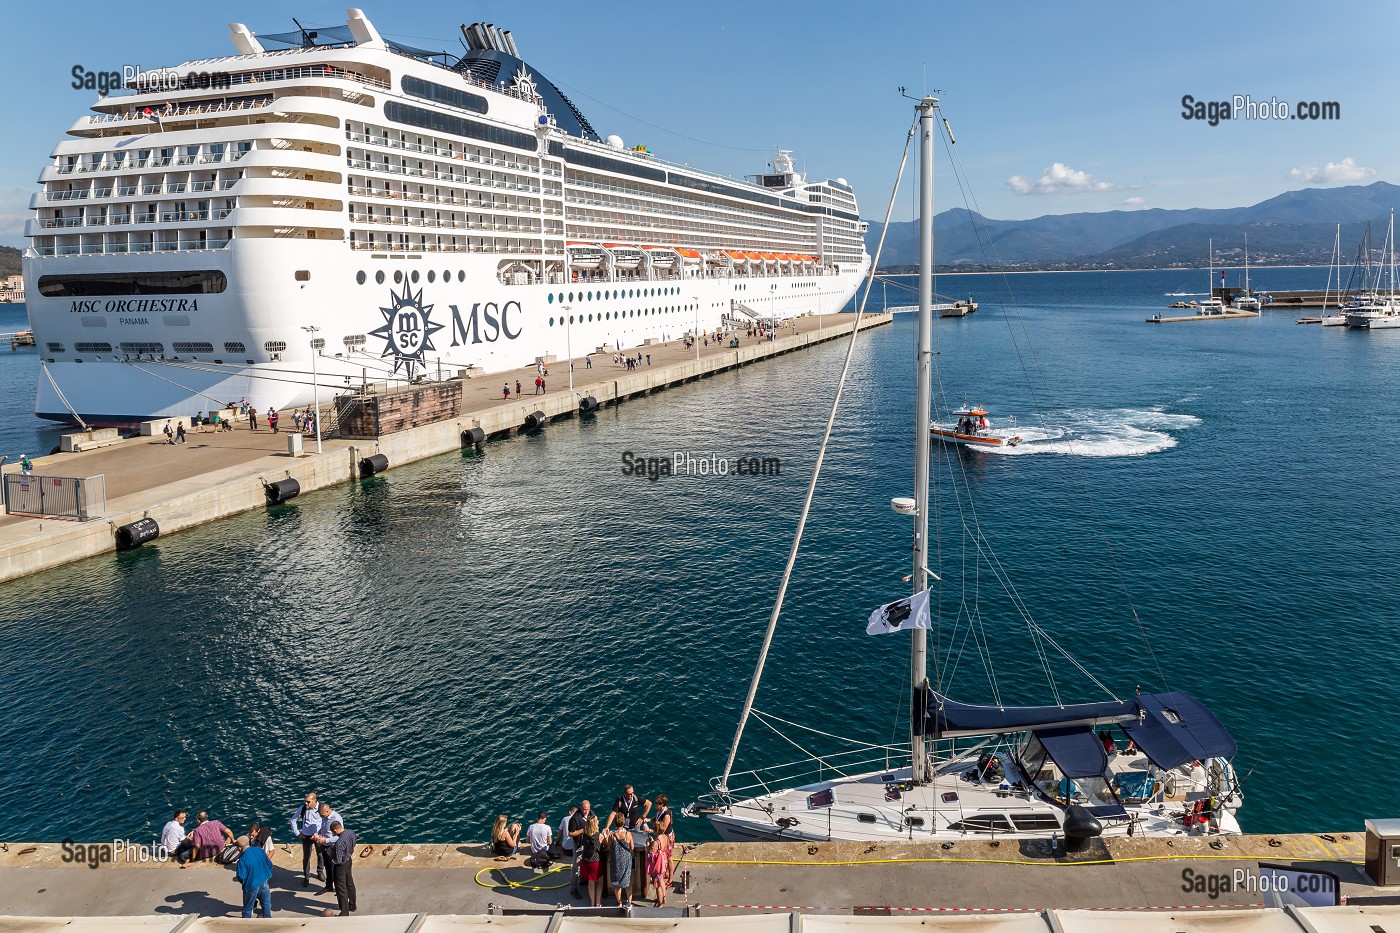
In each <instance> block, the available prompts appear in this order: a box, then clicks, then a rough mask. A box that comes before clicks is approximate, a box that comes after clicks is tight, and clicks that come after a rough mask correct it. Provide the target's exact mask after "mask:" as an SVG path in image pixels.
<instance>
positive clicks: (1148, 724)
mask: <svg viewBox="0 0 1400 933" xmlns="http://www.w3.org/2000/svg"><path fill="white" fill-rule="evenodd" d="M1137 702H1138V710H1139V712H1138V716H1137V718H1136V719H1134V720H1132V721H1130V722H1125V723H1122V728H1123V731H1124V732H1126V733H1127V734H1128V738H1130V739H1132V740H1133V741H1134V742H1135V743H1137V747H1138V748H1140V749H1142V752H1143V754H1144V755H1146V756H1147V757H1148V758H1150V759H1152V763H1153V764H1155V765H1156V766H1157V767H1159V768H1162V769H1164V770H1165V769H1167V768H1177V767H1180V766H1181V765H1184V764H1186V763H1188V762H1191V761H1204V760H1205V759H1207V758H1229V757H1231V756H1232V755H1234V754H1235V751H1236V745H1235V740H1234V738H1233V737H1232V736H1231V735H1230V731H1229V730H1228V729H1226V728H1225V726H1224V724H1222V723H1221V722H1220V720H1219V719H1216V718H1215V714H1214V713H1212V712H1211V711H1210V710H1208V709H1206V707H1205V706H1204V705H1203V704H1202V703H1201V701H1200V700H1197V699H1196V698H1195V697H1193V696H1191V695H1190V694H1189V693H1182V692H1180V691H1172V692H1170V693H1154V694H1151V695H1148V696H1140V697H1138V698H1137Z"/></svg>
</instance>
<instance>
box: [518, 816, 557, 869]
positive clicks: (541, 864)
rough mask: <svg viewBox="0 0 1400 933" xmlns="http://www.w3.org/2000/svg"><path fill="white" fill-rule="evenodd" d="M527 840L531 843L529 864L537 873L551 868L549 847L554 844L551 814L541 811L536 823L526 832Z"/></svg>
mask: <svg viewBox="0 0 1400 933" xmlns="http://www.w3.org/2000/svg"><path fill="white" fill-rule="evenodd" d="M525 838H526V839H528V840H529V841H530V858H529V860H528V862H527V864H529V865H532V866H533V867H534V868H535V870H536V871H541V870H543V869H545V868H548V867H549V846H550V844H551V843H553V842H554V831H553V830H551V829H550V828H549V814H548V813H546V812H545V811H543V810H541V811H540V815H539V816H538V817H536V819H535V822H533V823H531V824H530V828H529V829H527V830H525Z"/></svg>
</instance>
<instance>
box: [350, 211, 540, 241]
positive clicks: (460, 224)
mask: <svg viewBox="0 0 1400 933" xmlns="http://www.w3.org/2000/svg"><path fill="white" fill-rule="evenodd" d="M350 220H351V221H352V222H353V223H357V224H375V225H388V226H395V227H422V228H425V229H433V230H489V231H495V232H501V233H524V234H529V235H532V236H539V235H541V230H540V228H539V226H538V225H537V224H530V223H510V222H508V221H490V220H458V219H446V218H444V219H440V220H439V219H435V218H431V217H385V216H382V215H375V214H361V213H352V214H351V215H350Z"/></svg>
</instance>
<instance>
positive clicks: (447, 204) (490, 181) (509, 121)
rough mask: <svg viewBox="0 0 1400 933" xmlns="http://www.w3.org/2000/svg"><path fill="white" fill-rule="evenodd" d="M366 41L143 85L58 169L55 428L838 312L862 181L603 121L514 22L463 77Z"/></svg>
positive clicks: (854, 264)
mask: <svg viewBox="0 0 1400 933" xmlns="http://www.w3.org/2000/svg"><path fill="white" fill-rule="evenodd" d="M346 14H347V20H348V21H347V23H346V24H345V25H344V26H336V27H330V28H320V29H316V30H309V29H304V28H298V29H297V30H296V31H294V32H290V33H284V34H276V35H262V36H258V35H255V34H254V33H253V32H251V31H250V30H249V29H248V28H247V27H246V26H244V25H242V24H237V23H235V24H231V26H230V30H231V39H232V41H233V46H234V51H235V52H236V54H234V55H231V56H228V57H224V58H211V59H201V60H197V61H190V62H186V63H184V64H182V65H179V66H175V67H172V68H165V69H160V70H157V71H145V72H139V73H136V74H134V75H132V76H130V77H129V78H128V79H126V80H125V81H124V82H123V83H124V87H123V88H122V89H121V90H119V91H118V92H115V93H112V94H110V95H108V96H105V97H102V98H100V99H99V100H98V101H97V102H96V103H94V104H93V105H92V108H91V112H90V113H87V114H85V115H83V116H82V117H81V118H80V119H79V120H78V121H77V122H76V123H74V124H73V126H72V127H71V128H70V129H69V130H68V137H67V138H65V139H64V140H63V141H62V142H60V143H59V144H58V145H57V146H56V147H55V149H54V151H53V156H52V161H51V163H50V164H49V165H47V166H46V167H45V168H44V170H43V172H42V173H41V175H40V177H39V183H40V185H41V190H39V191H37V192H36V193H35V195H34V196H33V199H32V201H31V203H30V207H31V208H32V210H33V215H32V219H31V220H29V222H28V224H27V229H26V231H25V233H26V236H27V237H28V241H29V244H28V247H27V249H26V252H25V256H24V283H25V288H26V292H27V295H28V298H29V302H28V307H29V315H30V318H31V320H32V322H33V325H34V333H35V338H36V342H37V345H38V348H39V353H40V359H41V361H42V362H41V368H42V372H41V374H40V377H39V380H38V383H39V385H38V393H37V398H36V404H35V410H36V412H37V414H38V415H39V416H40V417H42V418H48V419H53V420H57V421H76V420H79V419H81V420H82V421H84V422H86V423H88V424H108V425H113V424H115V425H121V424H130V423H133V422H136V421H140V420H145V419H150V418H157V417H168V416H176V415H181V416H189V415H191V414H193V413H195V412H198V411H204V410H208V409H210V408H211V407H217V406H219V405H221V404H223V403H227V402H232V401H235V400H239V399H242V398H245V397H246V398H247V399H249V401H250V402H251V403H252V404H253V405H254V406H256V407H257V408H259V409H265V408H268V407H275V408H278V409H282V408H287V407H291V406H298V405H304V404H307V403H310V402H311V401H312V398H313V394H314V393H313V373H315V374H316V375H315V377H314V382H315V383H318V384H319V387H320V389H321V393H320V394H321V398H322V399H325V398H326V396H327V394H328V393H327V390H330V391H331V392H343V391H349V390H352V389H354V388H357V387H359V386H360V385H362V384H364V383H366V382H381V383H382V382H385V381H398V382H404V381H409V382H412V381H416V380H424V379H427V380H434V379H441V378H453V377H456V376H458V375H459V374H460V373H461V372H462V371H463V370H466V371H467V372H468V373H480V374H489V373H492V372H499V371H502V370H508V369H513V368H517V367H521V366H528V365H531V364H533V363H535V362H537V361H540V360H548V359H550V358H555V359H561V360H562V359H565V358H569V357H573V358H578V357H580V356H582V355H583V354H585V353H591V352H596V351H598V350H604V351H605V352H612V351H613V348H627V347H636V346H640V345H643V344H644V343H647V342H648V341H659V340H667V339H675V338H678V337H681V336H683V335H685V334H689V333H705V332H709V331H713V330H715V329H717V328H721V327H723V326H725V325H726V323H728V324H734V323H739V322H748V323H750V324H752V322H753V321H757V320H764V321H780V320H783V319H785V318H789V317H792V316H795V315H799V314H802V313H805V312H817V313H824V312H832V311H837V310H840V309H841V308H842V307H843V306H845V305H846V303H847V302H848V301H849V299H850V298H851V296H852V295H853V294H854V293H855V290H856V288H857V286H858V283H859V281H860V279H861V277H862V276H863V275H864V274H865V273H866V272H867V271H868V268H869V263H870V257H869V256H868V255H867V253H866V250H865V246H864V237H863V234H864V232H865V228H866V224H865V223H864V222H862V221H861V219H860V214H859V210H858V208H857V204H856V198H855V195H854V192H853V191H852V190H851V187H850V186H849V185H848V184H847V183H846V182H845V181H844V180H843V179H840V178H836V179H830V180H823V181H808V180H806V179H805V178H804V177H803V175H802V174H801V173H799V172H798V171H796V170H795V165H794V162H793V160H792V158H791V154H790V153H789V152H787V151H784V150H779V151H778V153H777V155H776V156H775V157H774V158H773V160H772V162H771V163H770V164H769V165H768V166H767V170H765V171H763V172H760V173H758V174H755V175H751V176H748V177H747V178H745V179H743V180H736V179H731V178H727V177H724V176H721V175H716V174H713V173H708V172H704V171H700V170H697V169H694V168H690V167H688V166H684V165H677V164H672V163H669V162H666V161H664V160H662V159H659V158H657V157H656V156H654V155H653V154H652V153H651V152H650V151H649V150H648V149H647V148H646V147H644V146H633V147H630V148H629V147H627V146H625V145H624V143H623V141H622V140H621V139H619V138H618V137H617V136H608V137H607V138H606V139H603V138H600V137H599V135H598V133H597V132H596V131H595V130H594V128H593V126H592V124H591V123H590V122H589V121H588V119H587V118H586V117H585V116H584V115H583V113H582V112H581V111H580V110H579V109H578V107H576V106H575V105H574V104H573V103H572V102H571V101H570V100H569V99H568V98H567V97H566V96H565V95H564V94H563V93H562V92H560V90H559V89H558V87H556V86H555V84H554V83H553V82H551V81H550V80H549V79H548V78H547V77H545V76H544V75H543V74H542V73H541V72H540V71H538V70H537V69H536V68H534V67H533V66H531V65H529V64H527V63H526V62H525V61H523V60H522V59H521V58H520V53H519V51H518V49H517V46H516V43H515V38H514V37H513V36H512V35H511V33H510V32H509V31H503V30H501V29H498V28H497V27H496V26H494V25H493V24H485V23H475V24H472V25H470V26H464V27H463V28H462V33H463V36H464V39H465V41H464V43H463V44H464V49H465V51H464V54H463V55H462V56H460V57H458V56H456V55H449V54H447V53H442V52H429V51H425V50H422V49H417V48H412V47H409V46H407V45H404V44H402V43H399V42H395V41H392V40H389V39H386V38H385V37H384V36H383V35H382V34H381V33H380V32H379V31H378V30H377V29H376V28H375V26H374V25H373V23H372V22H371V21H370V20H369V19H368V18H367V17H366V16H365V14H364V13H363V12H362V11H360V10H358V9H350V10H347V11H346Z"/></svg>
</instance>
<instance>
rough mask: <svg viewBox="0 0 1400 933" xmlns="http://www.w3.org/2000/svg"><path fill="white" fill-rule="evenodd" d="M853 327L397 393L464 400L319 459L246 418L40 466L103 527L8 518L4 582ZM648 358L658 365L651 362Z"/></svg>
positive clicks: (648, 351)
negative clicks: (128, 537) (93, 488)
mask: <svg viewBox="0 0 1400 933" xmlns="http://www.w3.org/2000/svg"><path fill="white" fill-rule="evenodd" d="M890 320H891V317H890V315H888V314H867V315H865V317H864V319H863V321H862V327H863V328H869V327H876V326H879V325H882V324H887V323H889V322H890ZM854 322H855V315H853V314H827V315H821V316H817V315H808V316H804V317H800V318H796V319H793V320H792V321H789V322H787V323H786V324H784V326H783V327H782V328H781V330H780V334H781V335H780V336H775V338H774V339H773V340H762V339H758V338H751V337H744V336H742V332H741V335H740V337H739V340H740V345H739V346H738V347H737V348H735V347H731V346H729V345H728V344H727V343H724V342H715V341H711V342H710V345H709V346H708V347H707V346H704V344H703V342H702V343H701V345H700V346H699V348H698V352H697V348H689V349H688V348H686V347H685V346H684V345H683V343H682V341H681V340H673V341H670V342H668V343H655V344H650V345H647V346H643V347H631V348H623V350H622V351H621V352H622V353H623V354H624V355H627V354H630V355H632V356H637V355H639V354H640V355H641V356H642V357H643V360H644V362H643V363H642V365H641V366H639V367H638V368H636V369H630V370H629V369H626V368H625V367H623V366H621V365H616V364H614V363H613V360H612V354H613V353H614V352H616V351H615V350H614V349H613V348H602V349H600V350H599V351H598V352H595V353H593V354H592V367H591V368H589V367H588V366H587V364H586V362H585V359H584V357H583V356H582V355H580V356H579V357H577V358H576V359H575V362H574V374H573V378H574V390H573V391H572V392H570V391H568V390H567V388H566V387H567V386H568V384H569V375H568V370H567V365H568V364H567V361H560V362H550V363H547V365H548V367H549V377H548V378H547V380H546V387H547V389H548V391H547V392H545V393H544V394H540V395H535V394H531V392H532V390H533V388H534V380H535V375H536V371H535V369H534V368H533V367H531V368H529V369H521V370H512V371H510V372H505V373H492V374H489V375H481V376H477V377H475V378H461V379H454V380H448V381H446V382H441V383H439V382H433V383H426V384H424V385H422V386H413V387H407V388H405V389H403V391H402V393H400V394H403V393H407V396H408V397H409V401H410V402H411V403H412V404H413V405H414V406H416V405H417V402H418V401H419V397H420V396H421V397H426V396H428V395H431V394H432V393H431V391H430V390H433V389H434V388H435V387H436V388H439V389H441V388H442V387H450V388H451V389H452V391H453V392H454V393H458V392H459V393H460V401H458V402H455V414H453V413H451V412H449V413H447V416H445V417H441V418H440V419H439V420H431V421H428V420H427V417H429V416H424V417H414V418H408V419H402V418H401V419H400V421H401V422H406V423H407V424H408V425H409V426H407V427H406V428H405V429H403V430H397V431H394V432H392V433H384V434H382V435H381V436H377V437H371V438H367V439H349V438H336V439H327V440H325V442H324V443H323V445H322V446H323V452H322V453H321V454H320V455H317V454H316V453H315V440H314V439H313V438H310V437H304V438H303V439H302V440H303V444H304V447H303V450H304V451H305V453H304V454H303V455H302V456H300V457H293V456H291V455H289V453H288V435H289V434H290V433H291V432H290V431H287V430H284V431H282V432H281V433H280V434H273V433H272V432H271V431H269V430H268V429H267V427H266V425H265V424H264V423H263V422H264V418H263V417H262V415H261V414H260V415H259V419H258V421H259V428H260V429H259V430H258V431H256V432H254V431H250V430H249V427H248V424H247V421H246V420H240V421H238V422H237V423H236V424H235V430H233V431H215V430H213V429H212V428H206V429H205V431H204V432H203V433H190V434H188V437H187V444H186V445H184V446H183V447H180V446H175V447H172V446H171V445H169V444H167V443H166V442H165V439H164V437H162V436H161V435H160V434H159V433H157V434H156V435H155V436H151V437H132V438H128V439H126V440H124V441H122V442H120V443H117V444H114V445H112V446H105V447H102V448H101V449H97V450H88V451H83V452H78V453H61V454H54V455H50V456H46V457H36V458H34V474H35V478H36V479H40V478H48V477H78V478H81V477H97V476H101V477H103V483H104V484H105V496H106V502H105V507H104V508H103V509H101V513H100V517H98V518H96V520H92V521H84V522H79V521H68V520H59V519H54V518H37V519H36V518H31V517H23V516H18V515H3V516H0V582H3V581H5V580H11V579H15V578H17V577H22V576H25V575H27V574H31V573H36V572H39V571H41V570H47V569H49V568H52V567H57V566H61V565H62V564H66V563H69V562H71V561H76V560H81V559H83V558H86V557H92V556H94V555H97V554H102V553H106V552H110V551H114V550H115V549H116V547H117V541H116V539H117V534H116V533H117V530H118V529H120V528H122V527H123V526H126V525H129V524H131V523H134V522H137V521H139V520H142V519H147V518H150V519H154V520H155V521H156V523H157V524H158V526H159V529H160V533H161V534H168V533H170V532H174V531H179V530H182V529H185V528H191V527H194V526H196V525H200V524H203V523H205V522H209V521H213V520H215V519H219V518H224V517H227V516H230V515H235V514H238V513H240V512H244V511H248V510H250V509H254V508H262V507H264V506H266V505H267V504H268V502H269V498H270V497H269V494H268V487H269V485H270V484H272V483H277V482H279V481H283V480H295V482H296V485H297V486H298V487H299V491H300V492H303V493H305V492H310V491H312V490H315V489H322V488H325V487H328V486H332V485H336V484H339V483H346V482H351V481H354V480H356V479H359V478H361V477H362V476H363V475H366V471H365V469H364V461H365V460H367V459H369V458H373V457H376V456H382V457H383V458H384V459H385V461H386V464H385V465H384V466H378V465H376V466H374V467H372V468H371V472H379V471H381V470H382V469H383V468H385V467H395V466H401V465H403V464H405V463H411V462H414V461H416V460H421V459H424V458H425V457H431V456H435V455H437V454H441V453H446V452H448V451H452V450H460V449H461V448H463V447H464V446H471V445H472V444H475V443H477V442H478V441H477V438H481V439H491V438H498V437H505V436H509V435H512V434H516V433H521V432H523V431H527V430H534V429H538V428H540V427H541V426H544V425H547V424H548V422H549V421H551V420H553V419H556V418H566V417H573V416H575V415H577V414H579V412H580V410H581V408H583V407H585V406H587V407H592V406H594V405H596V406H598V407H603V406H607V405H613V404H618V403H621V402H624V401H626V400H628V399H635V398H640V397H644V396H646V395H649V394H651V393H654V392H657V391H661V390H664V389H666V388H669V387H672V386H678V385H681V384H683V383H686V382H692V381H695V380H697V379H701V378H705V377H708V376H712V375H714V374H715V373H719V372H724V371H726V370H731V369H734V368H736V367H740V366H745V365H748V364H750V363H755V362H759V361H761V360H766V359H771V358H773V357H776V356H780V355H782V354H785V353H791V352H793V351H796V350H801V349H803V348H805V347H809V346H812V345H814V344H818V343H823V342H826V341H829V340H835V339H838V338H840V337H842V336H846V335H849V334H850V332H851V327H852V325H853V324H854ZM648 356H649V357H650V365H648V364H647V363H646V362H645V360H646V358H647V357H648ZM517 382H518V383H519V384H520V385H521V387H522V389H523V390H524V394H523V395H522V396H517V395H516V384H517ZM504 385H509V386H510V389H511V393H510V394H511V397H510V398H509V399H505V398H502V395H503V392H502V387H503V386H504ZM585 400H589V401H585ZM415 410H416V408H415ZM439 414H441V413H440V412H439ZM173 420H177V419H172V421H173ZM425 422H426V423H425ZM281 427H283V428H290V427H291V418H290V417H284V418H283V419H282V421H281ZM18 470H19V466H18V464H14V463H10V464H5V465H4V467H3V472H4V473H5V474H13V473H16V472H18Z"/></svg>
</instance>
